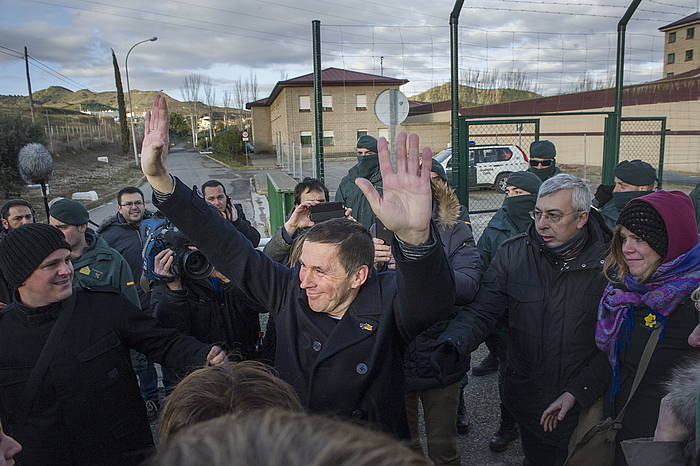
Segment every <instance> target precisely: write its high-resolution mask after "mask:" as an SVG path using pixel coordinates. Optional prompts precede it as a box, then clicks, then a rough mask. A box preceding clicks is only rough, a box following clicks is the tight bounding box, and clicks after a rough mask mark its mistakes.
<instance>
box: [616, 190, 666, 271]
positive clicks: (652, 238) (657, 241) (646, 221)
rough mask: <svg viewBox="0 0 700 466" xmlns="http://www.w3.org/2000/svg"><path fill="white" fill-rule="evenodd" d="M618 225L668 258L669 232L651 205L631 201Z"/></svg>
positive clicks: (621, 215)
mask: <svg viewBox="0 0 700 466" xmlns="http://www.w3.org/2000/svg"><path fill="white" fill-rule="evenodd" d="M617 224H618V225H622V226H623V227H625V228H627V229H628V230H629V231H631V232H632V233H634V234H635V235H637V236H639V237H640V238H641V239H643V240H644V241H646V242H647V243H648V244H649V246H651V248H652V249H653V250H654V251H656V253H657V254H658V255H659V256H661V257H662V258H663V257H666V252H667V251H668V232H667V231H666V224H665V223H664V219H663V218H662V217H661V214H659V212H657V210H656V209H654V208H653V207H652V206H651V205H650V204H648V203H646V202H641V201H635V200H632V201H630V202H629V203H628V204H627V205H626V206H625V208H624V209H623V210H622V212H621V213H620V217H619V218H618V219H617Z"/></svg>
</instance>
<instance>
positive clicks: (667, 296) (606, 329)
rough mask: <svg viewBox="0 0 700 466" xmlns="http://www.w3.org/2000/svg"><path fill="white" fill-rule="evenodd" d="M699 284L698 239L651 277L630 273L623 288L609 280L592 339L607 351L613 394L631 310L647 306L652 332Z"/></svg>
mask: <svg viewBox="0 0 700 466" xmlns="http://www.w3.org/2000/svg"><path fill="white" fill-rule="evenodd" d="M698 286H700V242H698V243H697V244H696V245H695V247H693V249H691V250H690V251H688V252H686V253H685V254H681V255H680V256H678V257H676V258H675V259H673V260H671V261H668V262H666V263H664V264H661V265H660V266H659V267H658V268H657V269H656V271H655V272H654V274H653V275H652V276H651V278H650V279H649V280H648V281H646V282H644V283H639V281H637V279H635V278H634V277H632V276H631V275H627V277H626V278H625V282H624V288H626V289H627V290H628V291H625V290H623V289H620V288H616V287H615V286H614V284H613V283H612V282H611V283H608V286H606V287H605V291H604V292H603V298H602V299H601V300H600V305H599V306H598V324H597V326H596V330H595V341H596V345H598V348H600V349H601V351H604V352H605V353H606V354H607V355H608V360H609V361H610V365H611V366H612V370H613V385H612V387H611V388H612V390H611V391H612V396H614V395H615V394H616V393H617V391H618V390H619V388H620V373H619V372H620V364H619V361H618V356H619V354H620V352H621V351H622V349H623V347H624V345H625V344H627V343H629V340H630V337H631V333H632V325H633V322H634V319H633V318H632V312H630V311H633V310H634V309H635V308H636V307H637V306H638V305H640V304H645V305H646V306H647V307H648V308H649V311H650V312H649V316H647V319H645V320H647V322H646V323H645V325H646V327H647V329H648V330H649V331H650V332H651V331H652V330H653V329H654V328H656V327H657V326H658V325H661V326H663V325H664V324H665V321H666V319H667V318H668V316H669V315H671V313H672V312H673V311H674V310H675V309H676V307H678V304H679V303H680V302H681V301H682V300H683V299H685V298H686V297H687V296H688V295H689V294H690V293H692V292H693V290H695V288H697V287H698Z"/></svg>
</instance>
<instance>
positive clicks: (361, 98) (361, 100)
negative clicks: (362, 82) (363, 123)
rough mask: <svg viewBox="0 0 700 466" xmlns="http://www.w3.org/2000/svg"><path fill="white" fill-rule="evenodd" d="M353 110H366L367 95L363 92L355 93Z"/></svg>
mask: <svg viewBox="0 0 700 466" xmlns="http://www.w3.org/2000/svg"><path fill="white" fill-rule="evenodd" d="M355 110H359V111H364V110H367V95H365V94H357V95H355Z"/></svg>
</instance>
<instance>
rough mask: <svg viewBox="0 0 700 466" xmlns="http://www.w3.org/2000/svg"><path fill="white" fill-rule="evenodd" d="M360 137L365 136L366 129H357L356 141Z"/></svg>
mask: <svg viewBox="0 0 700 466" xmlns="http://www.w3.org/2000/svg"><path fill="white" fill-rule="evenodd" d="M362 136H367V130H366V129H358V130H357V138H356V139H360V138H361V137H362Z"/></svg>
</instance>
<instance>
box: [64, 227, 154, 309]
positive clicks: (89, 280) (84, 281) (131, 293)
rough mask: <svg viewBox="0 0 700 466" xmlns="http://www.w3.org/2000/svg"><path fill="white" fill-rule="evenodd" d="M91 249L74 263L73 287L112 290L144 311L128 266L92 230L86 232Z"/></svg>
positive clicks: (120, 256) (124, 260)
mask: <svg viewBox="0 0 700 466" xmlns="http://www.w3.org/2000/svg"><path fill="white" fill-rule="evenodd" d="M85 240H86V241H87V244H88V247H87V249H86V250H85V252H83V255H82V256H80V257H79V258H77V259H74V260H73V269H74V270H75V279H74V280H73V286H75V287H81V288H94V287H99V286H110V287H112V288H114V289H116V290H119V292H120V293H121V294H122V295H124V297H125V298H126V299H128V300H129V301H131V302H132V303H134V305H135V306H136V307H138V308H139V309H141V304H140V302H139V295H138V292H137V287H136V283H134V277H133V275H132V274H131V269H130V268H129V264H128V262H126V259H124V258H123V257H122V255H121V254H119V253H118V252H117V251H116V250H115V249H112V248H110V247H109V245H108V244H107V242H106V241H105V240H104V239H102V237H101V236H100V235H99V234H97V233H95V232H94V231H93V230H91V229H90V228H88V229H87V230H86V231H85Z"/></svg>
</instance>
